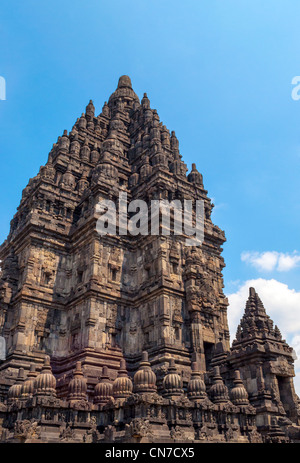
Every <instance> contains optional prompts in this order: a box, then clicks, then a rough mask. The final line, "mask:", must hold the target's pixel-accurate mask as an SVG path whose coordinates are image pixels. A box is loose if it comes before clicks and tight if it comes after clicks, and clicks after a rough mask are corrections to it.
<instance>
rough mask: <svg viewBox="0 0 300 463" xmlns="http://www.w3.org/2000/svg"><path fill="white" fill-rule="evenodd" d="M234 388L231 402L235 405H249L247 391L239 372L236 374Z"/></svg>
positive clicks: (236, 371) (231, 393)
mask: <svg viewBox="0 0 300 463" xmlns="http://www.w3.org/2000/svg"><path fill="white" fill-rule="evenodd" d="M233 384H234V387H233V388H232V389H231V392H230V397H231V401H232V403H233V404H235V405H249V400H248V393H247V391H246V389H245V386H244V383H243V381H242V380H241V374H240V371H239V370H235V372H234V380H233Z"/></svg>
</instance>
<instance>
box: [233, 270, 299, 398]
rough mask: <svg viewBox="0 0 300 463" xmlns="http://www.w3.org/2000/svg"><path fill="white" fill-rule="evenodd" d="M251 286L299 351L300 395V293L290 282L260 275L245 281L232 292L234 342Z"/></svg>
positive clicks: (297, 368)
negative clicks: (269, 278)
mask: <svg viewBox="0 0 300 463" xmlns="http://www.w3.org/2000/svg"><path fill="white" fill-rule="evenodd" d="M249 287H254V288H255V290H256V292H257V293H258V295H259V297H260V299H261V300H262V302H263V304H264V306H265V309H266V312H267V314H268V315H269V316H270V317H271V318H272V320H273V321H274V324H276V325H277V326H278V328H279V329H280V331H281V333H282V336H283V338H284V339H286V340H287V342H288V343H289V345H290V346H291V347H293V348H294V349H295V351H296V354H297V357H298V359H297V360H296V362H295V370H296V372H297V375H296V378H295V379H294V383H295V388H296V391H297V393H298V395H300V292H298V291H295V290H294V289H290V288H289V287H288V286H287V285H286V284H284V283H281V282H280V281H277V280H274V279H271V280H265V279H263V278H258V279H255V280H248V281H245V282H244V283H243V284H242V285H240V287H239V288H238V289H237V291H236V292H235V293H232V294H228V295H227V296H228V299H229V308H228V323H229V330H230V334H231V341H232V340H233V339H234V338H235V333H236V329H237V326H238V324H239V322H240V319H241V318H242V316H243V313H244V308H245V304H246V300H247V299H248V296H249Z"/></svg>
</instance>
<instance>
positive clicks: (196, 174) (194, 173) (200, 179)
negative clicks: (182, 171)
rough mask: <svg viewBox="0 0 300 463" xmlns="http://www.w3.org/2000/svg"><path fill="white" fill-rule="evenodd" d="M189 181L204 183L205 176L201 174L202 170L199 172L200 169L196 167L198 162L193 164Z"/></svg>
mask: <svg viewBox="0 0 300 463" xmlns="http://www.w3.org/2000/svg"><path fill="white" fill-rule="evenodd" d="M188 181H189V182H190V183H196V184H198V185H201V186H202V185H203V177H202V175H201V174H200V172H198V170H197V169H196V164H194V163H193V164H192V170H191V172H190V173H189V175H188Z"/></svg>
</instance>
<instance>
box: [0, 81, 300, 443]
mask: <svg viewBox="0 0 300 463" xmlns="http://www.w3.org/2000/svg"><path fill="white" fill-rule="evenodd" d="M120 192H126V193H127V195H128V201H132V200H134V199H143V200H144V201H146V202H147V203H149V202H150V201H151V200H155V199H156V200H160V199H167V200H169V201H171V200H175V199H177V200H181V201H183V200H184V199H190V200H199V199H202V200H203V201H204V204H205V223H204V241H203V244H202V245H201V246H186V245H185V239H186V236H184V235H182V236H176V235H174V234H173V235H172V234H171V235H163V234H158V235H151V234H149V235H141V234H138V235H136V236H133V235H129V234H128V235H120V234H116V235H115V236H113V235H106V236H100V235H99V234H98V233H97V229H96V222H97V218H98V217H99V214H98V213H97V210H96V209H97V208H96V206H97V204H98V203H99V201H101V200H103V199H110V200H112V201H115V202H117V201H118V198H119V193H120ZM212 208H213V204H212V203H211V200H210V199H209V198H208V196H207V191H206V190H205V189H204V186H203V178H202V175H201V174H200V173H199V172H198V170H197V169H196V166H195V164H193V166H192V170H191V172H190V173H189V174H188V175H187V167H186V164H185V163H184V162H183V161H182V157H181V155H180V153H179V145H178V140H177V138H176V135H175V133H174V132H171V134H170V132H169V131H168V129H167V128H166V126H164V125H163V124H162V122H160V120H159V116H158V114H157V111H156V110H154V109H151V107H150V101H149V99H148V97H147V95H146V94H144V96H143V98H142V100H141V102H140V101H139V98H138V97H137V95H136V94H135V92H134V91H133V89H132V86H131V81H130V78H129V77H127V76H122V77H121V78H120V79H119V83H118V87H117V89H116V91H115V92H114V93H113V94H112V95H111V96H110V98H109V100H108V103H105V104H104V106H103V109H102V112H101V113H100V114H99V115H98V116H96V115H95V108H94V105H93V103H92V101H90V102H89V104H88V105H87V107H86V111H85V113H83V114H82V115H81V117H80V118H79V119H77V121H76V122H75V125H74V126H73V128H72V130H71V132H70V133H68V132H67V131H66V130H65V131H64V132H63V135H62V136H60V137H59V138H58V140H57V143H55V144H54V145H53V148H52V150H51V151H50V153H49V157H48V161H47V163H46V165H45V166H42V167H41V168H40V171H39V173H38V174H37V175H36V176H35V177H34V178H32V179H30V180H29V183H28V185H27V186H26V188H25V189H24V190H23V193H22V199H21V203H20V206H19V207H18V210H17V213H16V214H15V216H14V218H13V219H12V221H11V228H10V233H9V236H8V238H7V239H6V241H5V242H4V243H3V244H2V246H1V248H0V258H1V260H2V270H1V275H0V277H1V280H0V328H1V332H0V335H1V339H0V341H1V342H0V348H1V347H2V351H1V357H0V358H1V360H0V397H1V402H0V436H1V437H0V440H1V442H99V443H106V442H116V443H117V442H157V443H159V442H165V443H168V442H169V443H172V442H185V443H187V442H189V443H194V442H207V441H209V442H300V432H299V431H300V426H299V424H300V423H299V416H300V408H299V399H298V397H297V395H296V393H295V391H294V385H293V377H294V375H295V374H294V367H293V363H294V355H293V350H292V348H291V347H289V346H288V344H287V343H286V342H285V340H283V339H282V336H281V333H280V331H279V329H278V327H277V326H274V325H273V322H272V320H271V319H270V318H269V316H268V315H267V313H266V310H265V308H264V306H263V303H262V302H261V300H260V298H259V296H258V295H257V293H256V292H255V290H254V289H253V288H250V292H249V299H248V301H247V302H246V309H245V312H244V315H243V318H242V320H241V322H240V325H239V326H238V330H237V333H236V338H235V339H234V341H233V343H232V345H231V346H230V338H229V331H228V323H227V306H228V302H227V299H226V297H225V295H224V293H223V277H222V269H223V268H224V265H225V264H224V260H223V258H222V256H221V252H222V245H223V243H224V242H225V235H224V232H223V231H222V230H220V228H218V227H217V226H216V225H214V224H213V223H212V220H211V211H212ZM283 310H284V308H283Z"/></svg>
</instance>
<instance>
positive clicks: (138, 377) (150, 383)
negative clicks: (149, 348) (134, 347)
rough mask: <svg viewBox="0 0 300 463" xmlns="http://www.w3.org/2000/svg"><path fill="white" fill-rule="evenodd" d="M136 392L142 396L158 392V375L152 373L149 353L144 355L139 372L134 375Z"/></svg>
mask: <svg viewBox="0 0 300 463" xmlns="http://www.w3.org/2000/svg"><path fill="white" fill-rule="evenodd" d="M133 382H134V391H135V392H138V393H140V394H143V393H147V392H156V390H157V387H156V375H155V373H154V372H153V371H152V369H151V366H150V362H149V360H148V352H146V351H144V352H143V353H142V360H141V362H140V366H139V369H138V371H137V372H136V373H135V375H134V379H133Z"/></svg>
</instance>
